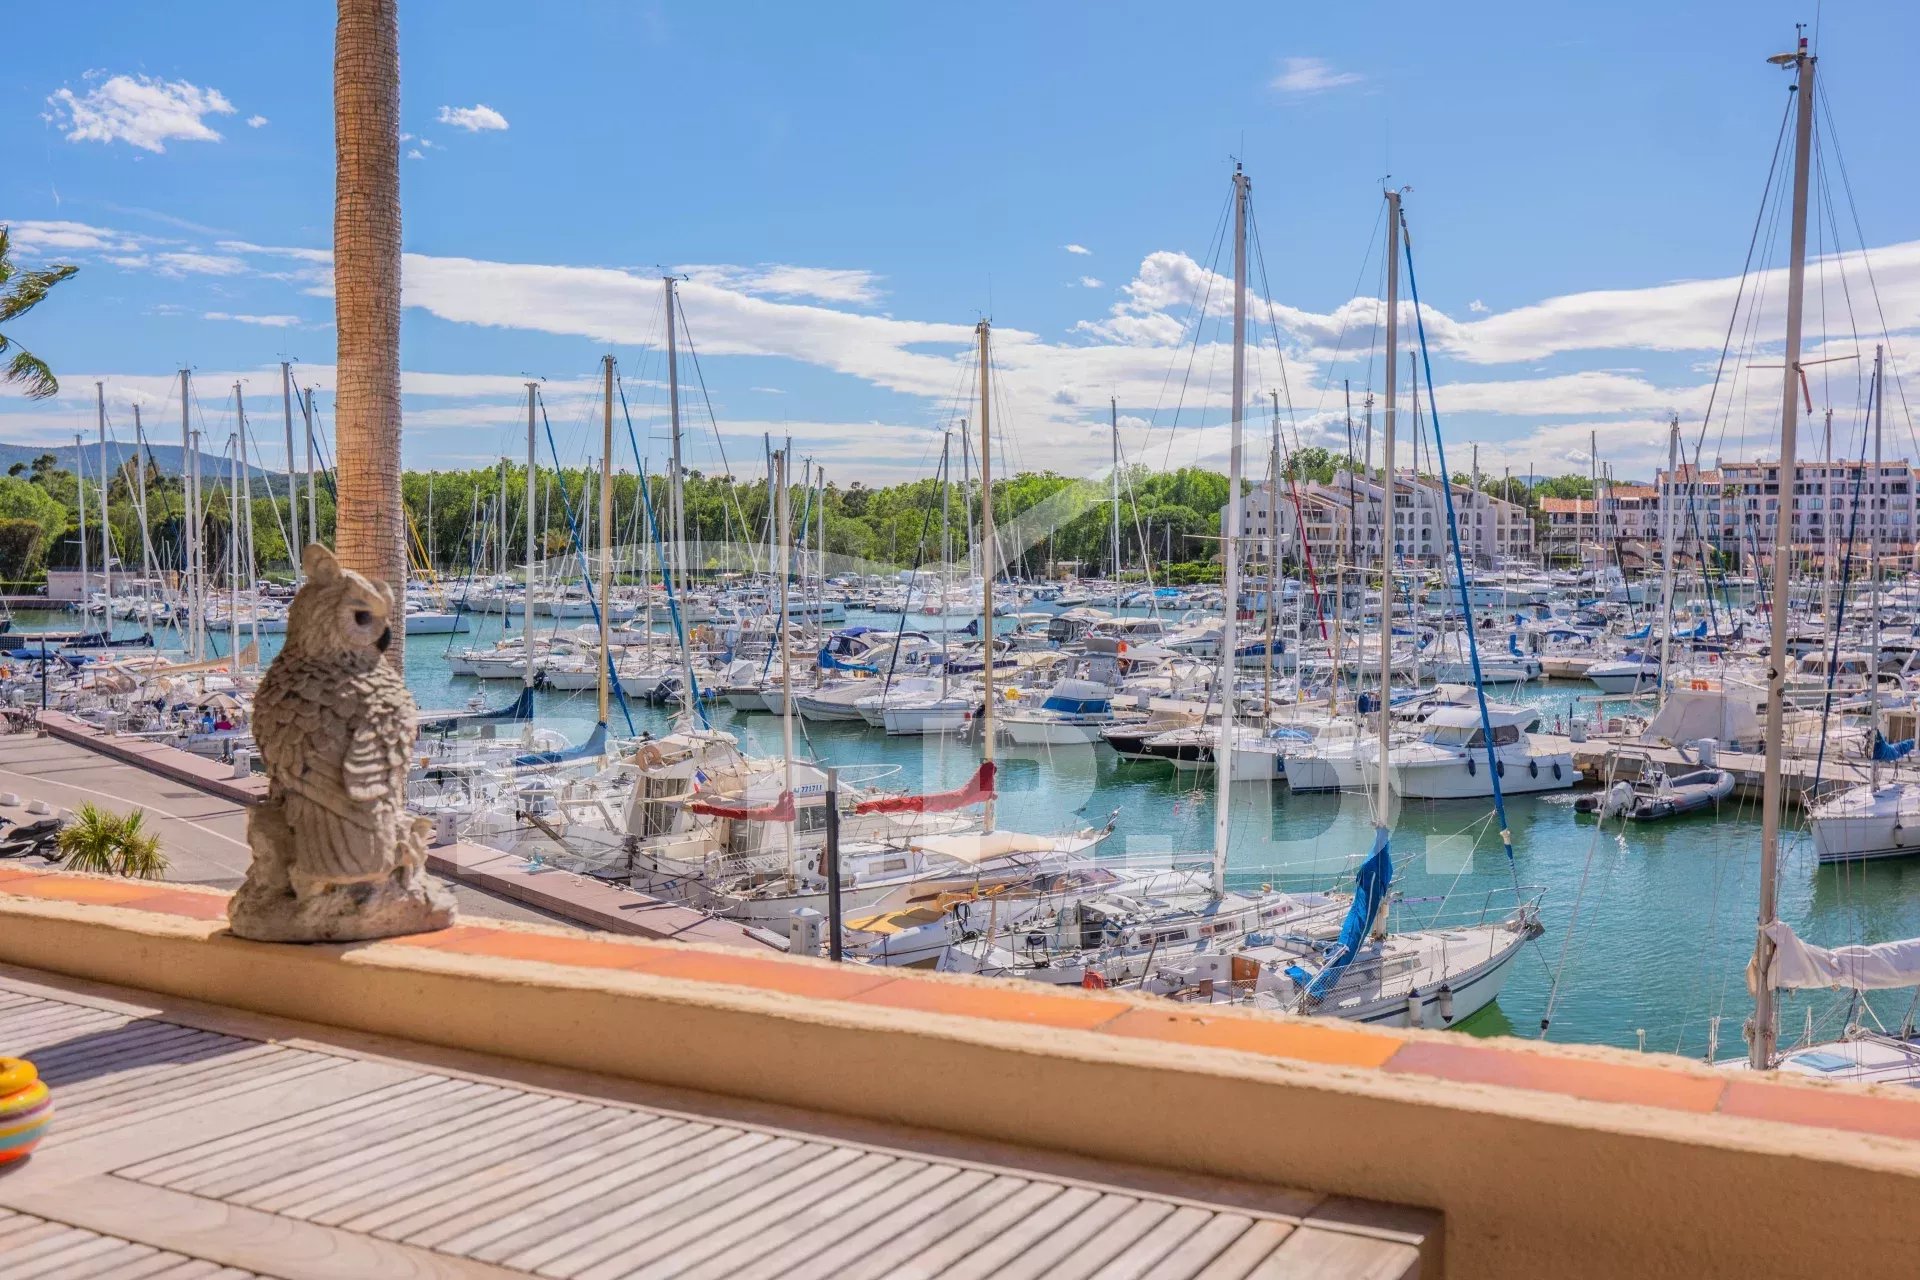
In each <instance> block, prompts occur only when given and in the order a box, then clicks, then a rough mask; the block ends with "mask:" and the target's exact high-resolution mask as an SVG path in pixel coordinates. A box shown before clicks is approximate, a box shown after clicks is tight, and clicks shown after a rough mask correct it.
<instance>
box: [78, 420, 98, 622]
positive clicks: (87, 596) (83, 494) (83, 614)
mask: <svg viewBox="0 0 1920 1280" xmlns="http://www.w3.org/2000/svg"><path fill="white" fill-rule="evenodd" d="M94 385H95V386H98V385H99V384H98V383H95V384H94ZM86 461H87V446H86V438H85V437H84V436H82V435H81V434H80V433H79V432H78V431H76V432H74V433H73V505H74V506H75V507H77V508H78V509H79V511H80V631H81V633H82V634H85V633H86V630H87V606H88V605H90V604H92V603H93V590H92V587H93V584H92V582H91V581H90V579H91V578H92V577H93V571H92V569H91V568H89V567H88V565H87V468H86Z"/></svg>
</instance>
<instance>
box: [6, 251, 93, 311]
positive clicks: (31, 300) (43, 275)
mask: <svg viewBox="0 0 1920 1280" xmlns="http://www.w3.org/2000/svg"><path fill="white" fill-rule="evenodd" d="M79 270H80V268H79V267H77V266H74V265H73V264H72V263H65V264H62V265H61V266H57V267H51V268H49V269H48V270H46V271H21V272H18V273H17V274H15V275H14V277H13V279H12V280H11V281H9V282H8V286H7V291H6V292H5V293H0V324H5V323H7V322H8V321H10V320H18V319H19V318H20V317H21V316H23V315H25V314H27V312H29V311H31V310H33V309H34V308H35V307H36V306H38V305H40V302H41V300H42V299H44V298H45V297H46V296H47V290H49V289H51V288H53V286H55V285H57V284H59V283H60V282H61V281H62V280H68V279H71V278H72V277H73V276H74V275H75V274H76V273H77V272H78V271H79Z"/></svg>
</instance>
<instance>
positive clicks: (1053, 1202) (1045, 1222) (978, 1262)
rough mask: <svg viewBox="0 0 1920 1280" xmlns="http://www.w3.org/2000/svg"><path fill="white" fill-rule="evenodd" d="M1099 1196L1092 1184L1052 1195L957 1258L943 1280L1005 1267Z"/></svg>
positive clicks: (964, 1278)
mask: <svg viewBox="0 0 1920 1280" xmlns="http://www.w3.org/2000/svg"><path fill="white" fill-rule="evenodd" d="M1099 1198H1100V1193H1099V1192H1098V1191H1095V1190H1093V1189H1091V1188H1089V1187H1067V1188H1065V1189H1063V1190H1062V1191H1061V1192H1060V1193H1059V1194H1058V1195H1054V1196H1050V1197H1048V1199H1047V1200H1046V1202H1045V1203H1044V1204H1041V1205H1039V1206H1037V1207H1036V1208H1035V1209H1034V1210H1033V1211H1032V1212H1030V1213H1028V1214H1027V1215H1026V1216H1025V1217H1022V1218H1019V1219H1017V1220H1016V1221H1014V1222H1011V1223H1008V1224H1007V1225H1006V1227H1005V1228H1004V1229H1003V1230H1001V1231H1000V1233H999V1234H998V1235H995V1236H994V1237H992V1238H991V1239H989V1240H986V1241H984V1242H983V1243H982V1244H981V1245H980V1247H979V1248H977V1249H975V1250H973V1251H972V1252H971V1253H968V1254H967V1255H965V1256H964V1257H960V1258H956V1259H954V1261H953V1263H952V1264H951V1265H950V1266H948V1268H947V1269H946V1270H945V1271H943V1272H941V1273H940V1275H941V1276H942V1280H945V1278H946V1277H952V1278H953V1280H974V1278H975V1277H980V1276H988V1275H992V1274H994V1273H995V1272H996V1271H998V1270H999V1268H1001V1267H1002V1266H1005V1265H1006V1264H1007V1263H1009V1262H1012V1261H1013V1260H1014V1259H1015V1258H1018V1257H1019V1256H1020V1255H1021V1254H1022V1253H1024V1252H1025V1251H1026V1250H1028V1249H1030V1248H1032V1247H1033V1246H1034V1245H1035V1243H1036V1242H1038V1241H1040V1240H1043V1239H1045V1238H1046V1237H1047V1236H1048V1235H1049V1234H1050V1233H1052V1232H1053V1231H1056V1230H1058V1229H1060V1228H1061V1227H1062V1226H1063V1225H1065V1224H1066V1223H1067V1222H1070V1221H1071V1220H1072V1219H1073V1218H1074V1217H1075V1216H1076V1215H1078V1214H1079V1213H1080V1212H1081V1211H1082V1210H1083V1209H1085V1208H1086V1207H1087V1206H1088V1205H1090V1204H1092V1203H1093V1202H1094V1201H1096V1200H1098V1199H1099Z"/></svg>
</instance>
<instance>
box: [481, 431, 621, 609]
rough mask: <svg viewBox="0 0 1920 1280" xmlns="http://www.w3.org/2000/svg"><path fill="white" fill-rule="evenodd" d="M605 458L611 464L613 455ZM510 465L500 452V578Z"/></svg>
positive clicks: (502, 574) (504, 571)
mask: <svg viewBox="0 0 1920 1280" xmlns="http://www.w3.org/2000/svg"><path fill="white" fill-rule="evenodd" d="M607 458H608V461H609V465H611V461H612V458H613V455H612V454H611V453H609V454H608V455H607ZM511 465H512V463H511V462H509V461H508V459H507V457H506V455H504V454H502V455H501V458H500V555H499V557H498V559H499V562H500V577H501V578H502V579H504V578H505V577H506V576H507V468H508V467H509V466H511Z"/></svg>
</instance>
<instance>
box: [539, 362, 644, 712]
mask: <svg viewBox="0 0 1920 1280" xmlns="http://www.w3.org/2000/svg"><path fill="white" fill-rule="evenodd" d="M538 386H539V384H538V383H534V382H529V383H528V384H527V568H526V573H525V575H524V577H525V583H524V586H525V592H526V594H525V597H524V600H523V603H524V606H525V607H524V609H523V611H522V613H521V617H522V618H524V619H525V621H524V622H523V623H522V624H521V628H520V644H521V647H522V652H523V653H524V655H525V657H526V662H525V663H524V664H523V666H524V670H523V671H522V673H521V676H520V683H521V686H522V687H523V688H526V689H532V688H533V503H534V492H533V397H534V392H535V390H536V389H537V388H538ZM641 483H643V484H644V483H645V480H644V479H643V480H642V481H641Z"/></svg>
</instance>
